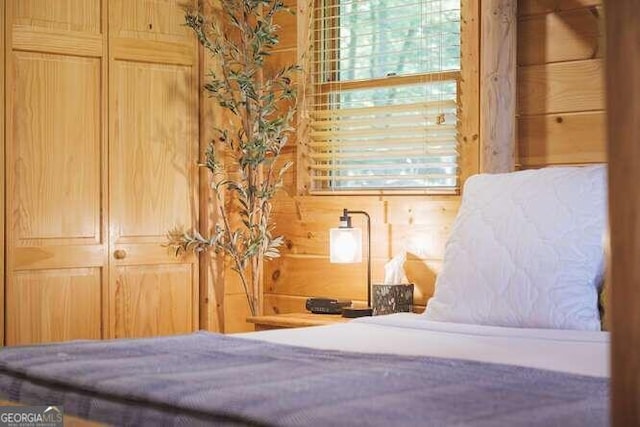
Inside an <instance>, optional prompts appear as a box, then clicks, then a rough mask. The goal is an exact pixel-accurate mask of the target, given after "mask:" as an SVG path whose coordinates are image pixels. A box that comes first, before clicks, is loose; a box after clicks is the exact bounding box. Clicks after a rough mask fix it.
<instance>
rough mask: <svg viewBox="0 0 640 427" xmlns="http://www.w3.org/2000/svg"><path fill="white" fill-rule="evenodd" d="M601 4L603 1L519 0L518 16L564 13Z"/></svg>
mask: <svg viewBox="0 0 640 427" xmlns="http://www.w3.org/2000/svg"><path fill="white" fill-rule="evenodd" d="M601 4H602V0H518V14H519V15H520V16H526V15H534V14H540V13H552V12H562V11H565V10H574V9H582V8H585V7H588V6H599V5H601Z"/></svg>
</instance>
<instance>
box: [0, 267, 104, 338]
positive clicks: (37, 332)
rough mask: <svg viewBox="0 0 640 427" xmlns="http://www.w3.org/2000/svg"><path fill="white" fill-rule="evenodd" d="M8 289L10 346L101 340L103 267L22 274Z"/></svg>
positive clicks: (36, 271) (19, 273) (13, 280)
mask: <svg viewBox="0 0 640 427" xmlns="http://www.w3.org/2000/svg"><path fill="white" fill-rule="evenodd" d="M11 285H12V286H10V287H8V288H7V299H8V302H9V304H7V318H8V320H9V321H8V322H7V345H24V344H33V343H43V342H55V341H63V340H71V339H99V338H100V337H101V315H102V313H101V307H102V306H101V298H100V289H101V271H100V268H77V269H56V270H32V271H21V272H17V273H14V274H13V275H12V282H11Z"/></svg>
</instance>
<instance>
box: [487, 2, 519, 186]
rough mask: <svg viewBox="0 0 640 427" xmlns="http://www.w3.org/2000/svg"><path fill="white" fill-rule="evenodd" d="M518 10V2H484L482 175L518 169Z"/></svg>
mask: <svg viewBox="0 0 640 427" xmlns="http://www.w3.org/2000/svg"><path fill="white" fill-rule="evenodd" d="M516 6H517V3H516V0H483V1H482V2H481V10H480V16H481V28H482V31H481V38H480V40H481V41H480V43H481V46H482V48H481V49H480V52H481V56H480V70H481V75H480V141H481V144H482V145H481V147H482V149H481V150H480V171H481V172H489V173H500V172H510V171H512V170H513V169H514V167H515V140H516V118H515V111H516V40H517V37H516V25H517V14H516Z"/></svg>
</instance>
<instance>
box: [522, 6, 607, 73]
mask: <svg viewBox="0 0 640 427" xmlns="http://www.w3.org/2000/svg"><path fill="white" fill-rule="evenodd" d="M601 14H602V8H601V7H598V8H595V7H594V8H591V9H575V10H571V11H568V12H559V13H549V14H545V15H537V16H532V17H528V18H524V19H521V20H520V22H519V25H518V64H520V65H533V64H546V63H549V62H563V61H574V60H580V59H593V58H600V57H602V55H603V47H604V46H603V44H604V38H603V37H602V36H603V35H602V34H600V21H601V18H600V16H601Z"/></svg>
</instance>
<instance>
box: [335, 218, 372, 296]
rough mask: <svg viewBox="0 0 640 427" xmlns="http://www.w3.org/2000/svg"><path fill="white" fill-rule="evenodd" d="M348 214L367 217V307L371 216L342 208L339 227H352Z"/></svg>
mask: <svg viewBox="0 0 640 427" xmlns="http://www.w3.org/2000/svg"><path fill="white" fill-rule="evenodd" d="M349 215H363V216H364V217H365V218H366V219H367V307H371V217H370V216H369V214H368V213H366V212H365V211H350V210H348V209H344V210H343V213H342V216H341V217H340V227H341V228H342V227H343V224H344V228H352V227H351V218H350V217H349Z"/></svg>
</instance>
